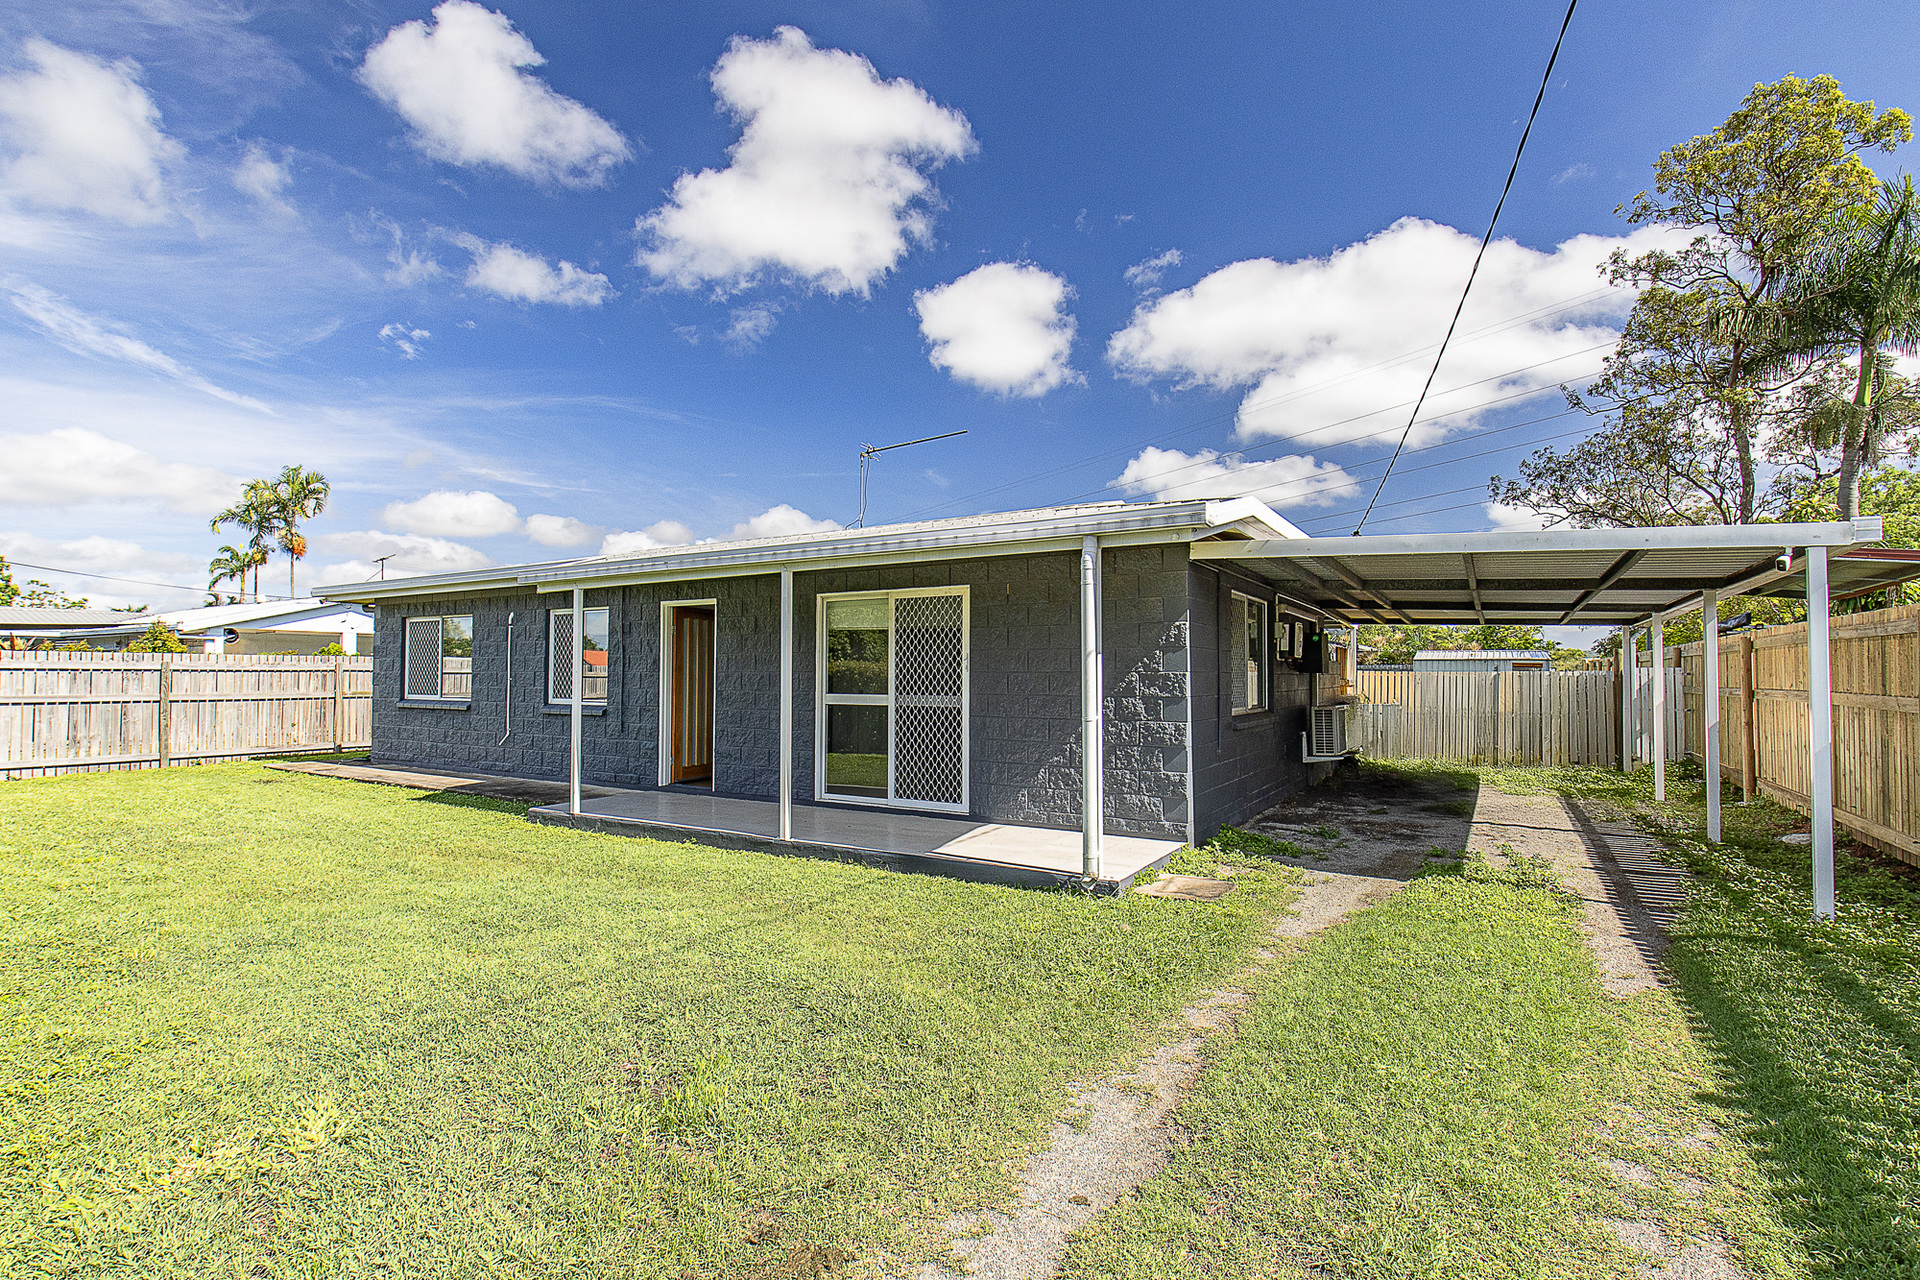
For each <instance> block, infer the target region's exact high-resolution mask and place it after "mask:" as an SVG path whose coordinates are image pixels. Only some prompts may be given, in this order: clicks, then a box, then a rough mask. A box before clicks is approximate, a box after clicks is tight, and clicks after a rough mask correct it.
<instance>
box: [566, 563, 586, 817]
mask: <svg viewBox="0 0 1920 1280" xmlns="http://www.w3.org/2000/svg"><path fill="white" fill-rule="evenodd" d="M586 595H587V593H586V589H585V588H584V587H575V588H574V589H573V630H572V632H570V633H569V634H571V636H572V637H573V639H572V646H573V654H572V656H570V657H569V658H568V659H567V661H568V662H569V663H571V664H572V666H573V676H572V679H571V681H570V682H569V685H568V692H569V694H570V695H571V696H569V697H568V698H567V713H568V717H569V719H570V721H571V723H570V724H569V725H568V730H569V733H568V744H569V745H568V751H567V766H568V767H567V812H568V813H579V812H580V694H581V692H582V690H581V686H582V685H583V684H585V683H586V678H587V673H586V665H587V664H586V654H585V652H584V646H583V645H582V644H581V642H580V637H582V636H584V635H585V634H586V632H585V630H583V626H584V624H585V621H586V619H585V617H584V616H583V615H584V614H585V612H586V610H585V608H584V607H583V606H584V605H585V603H586Z"/></svg>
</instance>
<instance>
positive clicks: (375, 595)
mask: <svg viewBox="0 0 1920 1280" xmlns="http://www.w3.org/2000/svg"><path fill="white" fill-rule="evenodd" d="M521 572H522V569H521V568H518V567H511V566H510V567H507V568H504V569H493V570H488V571H487V572H484V573H435V574H426V575H423V576H421V577H418V578H389V579H387V580H386V581H384V582H355V583H352V584H348V585H342V586H334V587H328V588H326V589H325V590H323V591H319V592H317V593H316V597H317V598H318V599H321V600H328V601H334V602H345V603H348V604H366V603H368V602H370V601H375V600H392V599H396V598H399V597H403V596H436V595H450V594H452V593H453V592H456V591H507V590H512V589H513V588H514V587H516V586H518V585H519V584H520V574H521Z"/></svg>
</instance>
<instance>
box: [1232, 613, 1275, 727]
mask: <svg viewBox="0 0 1920 1280" xmlns="http://www.w3.org/2000/svg"><path fill="white" fill-rule="evenodd" d="M1227 616H1228V618H1229V619H1230V621H1231V623H1232V632H1233V634H1232V637H1231V646H1232V647H1231V651H1230V653H1229V655H1228V660H1229V666H1230V671H1229V674H1230V677H1231V679H1232V682H1233V711H1234V714H1235V715H1239V714H1240V713H1241V712H1245V711H1263V710H1265V709H1266V706H1267V645H1268V640H1267V634H1268V633H1267V627H1268V623H1267V605H1266V601H1264V600H1255V599H1254V598H1253V597H1252V596H1243V595H1241V594H1239V593H1238V592H1235V593H1234V596H1233V607H1232V608H1231V609H1230V610H1228V614H1227Z"/></svg>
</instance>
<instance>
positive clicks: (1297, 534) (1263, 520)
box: [1207, 498, 1307, 538]
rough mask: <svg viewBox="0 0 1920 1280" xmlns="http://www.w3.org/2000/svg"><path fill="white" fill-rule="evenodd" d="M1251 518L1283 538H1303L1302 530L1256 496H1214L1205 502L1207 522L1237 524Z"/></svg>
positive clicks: (1304, 534) (1212, 523)
mask: <svg viewBox="0 0 1920 1280" xmlns="http://www.w3.org/2000/svg"><path fill="white" fill-rule="evenodd" d="M1247 520H1252V521H1256V522H1258V523H1260V524H1263V525H1265V526H1266V527H1267V528H1269V529H1271V530H1273V532H1275V533H1277V534H1279V535H1280V536H1281V537H1283V538H1304V537H1306V536H1307V535H1306V533H1305V531H1303V530H1302V529H1301V528H1300V527H1299V526H1298V525H1296V524H1294V523H1293V521H1291V520H1289V519H1287V518H1286V517H1285V516H1283V515H1281V514H1280V513H1279V512H1277V511H1275V510H1274V509H1273V508H1272V507H1270V506H1268V505H1267V504H1266V503H1264V502H1262V501H1260V499H1258V498H1215V499H1210V500H1209V501H1208V502H1207V523H1208V524H1211V525H1237V524H1241V523H1242V522H1243V521H1247Z"/></svg>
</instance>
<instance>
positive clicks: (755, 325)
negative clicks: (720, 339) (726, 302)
mask: <svg viewBox="0 0 1920 1280" xmlns="http://www.w3.org/2000/svg"><path fill="white" fill-rule="evenodd" d="M779 322H780V308H779V307H778V306H777V305H776V304H774V303H771V302H758V303H755V304H754V305H753V306H751V307H735V308H734V309H733V312H732V314H731V315H730V316H729V317H728V324H727V333H726V339H727V341H728V342H730V343H732V344H733V345H734V346H735V347H741V348H745V347H757V346H759V345H760V343H762V342H763V341H765V340H766V337H767V335H768V334H770V333H772V332H773V326H774V325H776V324H778V323H779Z"/></svg>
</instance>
